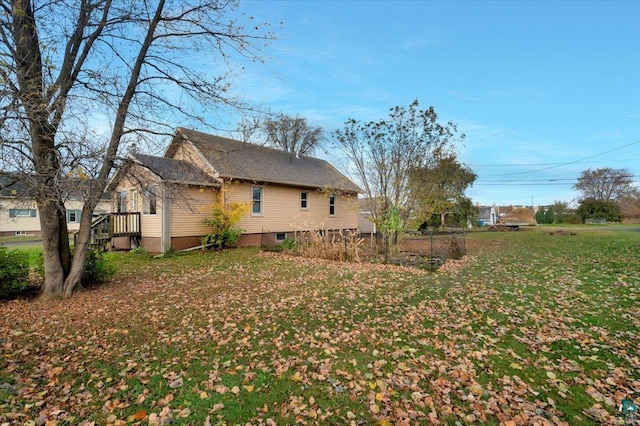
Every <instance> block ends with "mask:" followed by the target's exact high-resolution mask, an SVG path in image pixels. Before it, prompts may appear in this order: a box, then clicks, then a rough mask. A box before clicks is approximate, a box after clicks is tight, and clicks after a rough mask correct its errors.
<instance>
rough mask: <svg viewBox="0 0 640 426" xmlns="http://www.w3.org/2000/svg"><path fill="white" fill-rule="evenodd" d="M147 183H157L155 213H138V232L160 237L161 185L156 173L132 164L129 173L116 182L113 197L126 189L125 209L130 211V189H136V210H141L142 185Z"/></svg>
mask: <svg viewBox="0 0 640 426" xmlns="http://www.w3.org/2000/svg"><path fill="white" fill-rule="evenodd" d="M148 185H158V193H157V196H156V214H154V215H150V214H141V215H140V232H141V234H142V236H143V237H160V236H162V196H161V192H162V185H161V184H160V182H159V179H158V177H157V176H156V175H154V174H153V173H151V172H149V171H148V170H147V169H145V168H143V167H140V166H138V165H132V166H131V169H130V170H129V173H127V175H126V176H124V177H123V178H122V179H120V181H119V182H118V183H117V185H116V187H115V188H114V197H116V196H117V192H119V191H127V211H131V208H132V205H131V204H132V199H131V190H132V189H136V190H137V192H138V209H137V210H138V211H140V212H142V211H143V209H142V206H143V205H144V193H143V187H147V186H148ZM115 207H116V202H115V198H114V201H113V211H115Z"/></svg>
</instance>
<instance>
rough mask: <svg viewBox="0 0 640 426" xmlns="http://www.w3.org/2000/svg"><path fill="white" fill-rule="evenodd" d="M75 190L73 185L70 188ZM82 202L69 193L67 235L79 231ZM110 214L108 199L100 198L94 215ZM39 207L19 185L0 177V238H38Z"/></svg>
mask: <svg viewBox="0 0 640 426" xmlns="http://www.w3.org/2000/svg"><path fill="white" fill-rule="evenodd" d="M72 186H75V187H76V188H77V187H78V185H77V183H72V184H71V185H70V187H72ZM83 205H84V201H83V200H82V198H81V197H80V196H79V195H77V194H73V193H70V194H69V197H68V199H67V201H66V202H65V207H66V209H67V227H68V230H69V232H74V231H77V230H78V229H79V228H80V213H81V212H82V207H83ZM110 211H111V200H110V198H109V197H106V196H105V197H103V198H102V199H101V200H100V202H99V203H98V205H97V206H96V209H95V211H94V215H99V214H102V213H108V212H110ZM39 214H40V213H39V212H38V208H37V206H36V202H35V200H34V199H33V197H32V196H31V195H30V194H29V191H28V188H27V187H26V186H25V185H22V184H20V183H14V182H13V180H11V179H10V178H5V177H2V178H0V237H9V236H21V235H23V236H26V235H40V234H41V229H40V217H39Z"/></svg>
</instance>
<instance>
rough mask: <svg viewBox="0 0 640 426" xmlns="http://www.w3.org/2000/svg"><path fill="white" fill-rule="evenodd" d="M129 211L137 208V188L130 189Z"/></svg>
mask: <svg viewBox="0 0 640 426" xmlns="http://www.w3.org/2000/svg"><path fill="white" fill-rule="evenodd" d="M131 211H132V212H137V211H139V210H138V190H136V189H132V190H131Z"/></svg>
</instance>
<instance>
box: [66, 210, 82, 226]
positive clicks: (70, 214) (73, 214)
mask: <svg viewBox="0 0 640 426" xmlns="http://www.w3.org/2000/svg"><path fill="white" fill-rule="evenodd" d="M81 213H82V211H81V210H67V223H80V214H81Z"/></svg>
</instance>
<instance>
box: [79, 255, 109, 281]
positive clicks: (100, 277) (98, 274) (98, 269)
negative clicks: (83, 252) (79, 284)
mask: <svg viewBox="0 0 640 426" xmlns="http://www.w3.org/2000/svg"><path fill="white" fill-rule="evenodd" d="M114 273H115V270H114V268H113V266H112V265H109V264H108V263H107V261H106V260H105V258H104V254H103V253H102V252H101V251H100V250H96V249H89V251H87V257H86V259H85V260H84V270H83V271H82V281H83V282H101V281H105V280H106V279H107V278H109V277H111V276H113V274H114Z"/></svg>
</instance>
